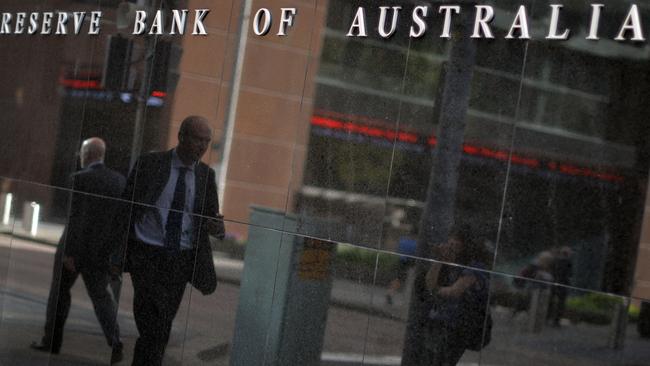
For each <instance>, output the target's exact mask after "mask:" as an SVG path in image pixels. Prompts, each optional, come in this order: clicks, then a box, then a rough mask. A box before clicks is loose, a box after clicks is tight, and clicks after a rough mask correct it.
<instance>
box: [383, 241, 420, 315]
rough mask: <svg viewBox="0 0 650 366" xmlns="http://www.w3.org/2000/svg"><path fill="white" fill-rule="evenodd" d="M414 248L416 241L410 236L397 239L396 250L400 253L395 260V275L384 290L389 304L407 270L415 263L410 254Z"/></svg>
mask: <svg viewBox="0 0 650 366" xmlns="http://www.w3.org/2000/svg"><path fill="white" fill-rule="evenodd" d="M416 248H417V242H416V240H415V239H413V238H412V237H401V238H400V239H399V244H398V247H397V252H398V253H399V254H401V255H400V257H399V260H398V262H397V268H395V272H396V276H395V278H394V279H393V280H392V281H390V284H389V285H388V291H387V292H386V302H387V303H388V304H389V305H390V304H392V303H393V296H395V295H396V294H397V291H399V290H400V289H401V288H402V286H403V285H404V283H405V282H406V278H407V277H408V271H409V269H410V268H411V267H413V264H414V263H415V260H414V259H413V257H412V256H413V255H415V249H416Z"/></svg>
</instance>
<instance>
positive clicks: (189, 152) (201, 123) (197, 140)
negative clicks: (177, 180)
mask: <svg viewBox="0 0 650 366" xmlns="http://www.w3.org/2000/svg"><path fill="white" fill-rule="evenodd" d="M211 139H212V129H211V128H210V125H209V124H208V120H207V119H205V118H203V117H200V116H189V117H187V118H185V119H184V120H183V122H181V128H180V129H179V131H178V147H177V148H176V152H177V153H178V156H179V157H180V158H181V160H183V162H184V163H185V164H191V163H195V162H197V161H199V160H200V159H201V157H202V156H203V154H205V152H206V150H207V149H208V146H209V145H210V140H211Z"/></svg>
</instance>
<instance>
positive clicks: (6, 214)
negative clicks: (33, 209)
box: [0, 193, 14, 226]
mask: <svg viewBox="0 0 650 366" xmlns="http://www.w3.org/2000/svg"><path fill="white" fill-rule="evenodd" d="M13 200H14V195H13V194H11V193H3V194H1V195H0V207H2V225H4V226H8V225H9V221H10V220H11V206H12V204H13Z"/></svg>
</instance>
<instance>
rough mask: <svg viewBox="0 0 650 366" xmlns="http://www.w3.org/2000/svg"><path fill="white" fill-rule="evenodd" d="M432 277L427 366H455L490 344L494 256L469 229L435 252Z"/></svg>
mask: <svg viewBox="0 0 650 366" xmlns="http://www.w3.org/2000/svg"><path fill="white" fill-rule="evenodd" d="M434 258H435V259H436V260H440V261H443V262H447V263H453V264H457V265H453V264H452V265H443V264H442V263H441V262H434V263H433V264H432V265H431V268H430V269H429V271H428V272H427V274H426V281H425V282H426V286H427V290H428V292H429V296H430V299H429V300H430V303H431V307H430V310H429V313H428V317H427V319H428V324H427V328H426V329H427V331H426V332H425V337H426V338H427V339H426V340H425V342H424V344H425V348H426V350H425V352H424V354H425V357H426V361H425V362H424V363H423V364H424V365H431V366H454V365H456V364H457V363H458V361H459V360H460V358H461V357H462V356H463V353H464V352H465V350H466V349H471V350H480V349H481V348H483V347H484V346H485V345H487V343H489V341H490V333H491V328H492V319H491V316H490V314H489V308H488V297H489V296H488V295H489V282H488V281H489V277H488V274H487V273H486V271H485V270H486V269H487V263H488V260H489V258H488V254H487V250H486V248H485V247H484V246H483V245H482V244H478V243H477V242H476V241H474V239H473V238H472V235H471V230H470V229H469V228H468V227H463V228H460V229H454V230H452V232H451V234H450V235H449V239H448V241H447V242H446V243H444V244H440V245H438V246H437V247H435V248H434Z"/></svg>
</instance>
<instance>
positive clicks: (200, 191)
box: [194, 162, 207, 215]
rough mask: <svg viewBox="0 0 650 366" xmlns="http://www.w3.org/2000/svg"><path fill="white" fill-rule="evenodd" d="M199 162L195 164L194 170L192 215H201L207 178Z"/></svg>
mask: <svg viewBox="0 0 650 366" xmlns="http://www.w3.org/2000/svg"><path fill="white" fill-rule="evenodd" d="M204 168H205V167H204V166H203V165H202V164H201V163H200V162H199V163H197V164H196V168H195V170H194V172H195V174H194V213H195V214H198V215H201V214H203V203H204V201H203V198H204V196H205V183H206V178H207V174H206V172H207V170H206V169H204Z"/></svg>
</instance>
